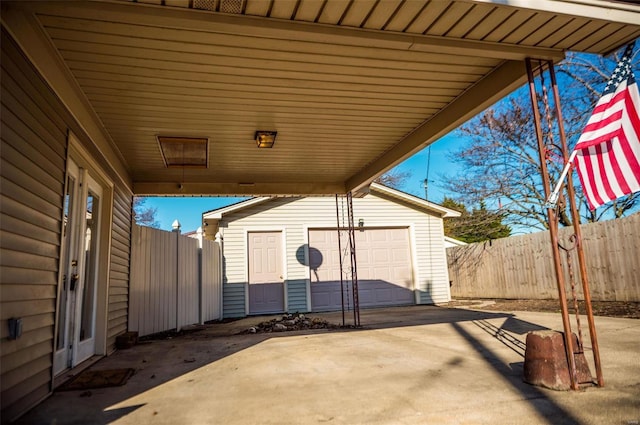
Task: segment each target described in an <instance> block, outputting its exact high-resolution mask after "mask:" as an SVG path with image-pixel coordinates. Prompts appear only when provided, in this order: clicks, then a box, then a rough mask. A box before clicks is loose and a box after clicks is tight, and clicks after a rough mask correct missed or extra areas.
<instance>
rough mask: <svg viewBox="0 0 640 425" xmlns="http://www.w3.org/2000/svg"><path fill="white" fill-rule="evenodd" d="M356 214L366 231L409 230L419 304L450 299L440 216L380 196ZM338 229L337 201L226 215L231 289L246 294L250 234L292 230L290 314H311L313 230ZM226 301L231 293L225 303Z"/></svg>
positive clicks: (282, 202)
mask: <svg viewBox="0 0 640 425" xmlns="http://www.w3.org/2000/svg"><path fill="white" fill-rule="evenodd" d="M345 208H346V204H345ZM353 209H354V218H355V220H356V221H358V220H359V219H360V218H362V219H363V220H364V223H365V227H378V228H381V227H407V228H409V229H410V232H411V235H410V243H411V245H412V247H411V249H412V255H413V256H414V257H415V258H413V265H414V283H415V289H416V290H417V293H418V302H419V303H424V304H431V303H439V302H446V301H449V300H450V295H449V278H448V271H447V263H446V253H445V248H444V234H443V227H442V219H441V218H440V217H438V216H434V215H430V214H427V213H425V212H424V211H422V210H418V209H416V208H414V207H412V206H411V205H410V204H406V205H405V204H402V203H401V202H400V201H397V200H391V199H385V197H384V195H381V194H374V193H371V194H369V195H367V196H365V197H364V198H356V199H354V200H353ZM335 227H336V204H335V199H334V198H333V197H325V198H322V197H308V198H276V199H272V200H269V201H266V202H263V203H260V204H257V205H254V206H250V207H247V208H246V209H242V210H239V211H237V212H232V213H228V214H226V215H225V216H224V217H223V219H222V220H221V222H220V231H221V233H222V234H223V237H224V255H225V288H228V287H236V286H238V287H241V288H243V295H244V284H246V281H247V262H248V259H247V248H246V232H247V231H249V230H255V231H257V230H274V229H283V230H284V229H286V231H285V232H284V234H285V236H286V267H287V269H286V271H285V274H286V279H287V298H288V300H287V301H288V305H287V306H286V308H287V311H290V312H293V311H307V289H306V288H307V285H308V282H309V270H308V267H307V266H306V259H305V258H304V252H305V245H306V244H308V230H309V229H313V228H335ZM416 253H419V254H418V255H416ZM234 292H235V291H234ZM226 298H227V289H225V304H226V302H227V300H226ZM225 311H226V309H225ZM238 313H239V312H238ZM225 314H226V313H225Z"/></svg>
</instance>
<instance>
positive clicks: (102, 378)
mask: <svg viewBox="0 0 640 425" xmlns="http://www.w3.org/2000/svg"><path fill="white" fill-rule="evenodd" d="M134 372H135V370H134V369H131V368H127V369H109V370H85V371H84V372H82V373H80V374H79V375H76V376H74V377H73V378H71V379H70V380H68V381H67V382H65V383H64V384H62V385H61V386H60V387H58V389H57V390H58V391H77V390H88V389H91V388H105V387H118V386H120V385H124V384H126V383H127V381H128V380H129V378H131V376H133V374H134Z"/></svg>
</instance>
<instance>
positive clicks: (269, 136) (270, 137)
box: [255, 130, 278, 148]
mask: <svg viewBox="0 0 640 425" xmlns="http://www.w3.org/2000/svg"><path fill="white" fill-rule="evenodd" d="M277 134H278V132H277V131H262V130H258V131H256V135H255V139H256V143H257V144H258V147H259V148H272V147H273V144H274V143H275V142H276V135H277Z"/></svg>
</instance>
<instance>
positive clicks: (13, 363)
mask: <svg viewBox="0 0 640 425" xmlns="http://www.w3.org/2000/svg"><path fill="white" fill-rule="evenodd" d="M1 46H2V58H1V60H0V64H1V66H2V76H1V85H2V93H1V95H0V100H1V102H2V110H1V120H2V131H1V139H2V141H1V143H2V145H1V147H0V149H1V151H2V156H1V160H2V164H1V168H0V170H1V171H0V173H1V177H2V185H1V188H0V213H1V216H0V250H1V251H0V338H1V339H0V374H1V375H0V382H1V384H0V385H1V394H0V397H1V403H2V405H1V410H2V412H1V413H0V415H1V416H2V419H3V421H4V420H9V419H11V418H13V417H15V416H17V415H19V414H21V413H22V412H24V411H25V410H27V409H28V408H30V407H31V406H33V405H35V404H36V403H37V402H39V401H40V400H41V399H43V398H44V397H46V396H47V395H48V394H49V393H50V390H51V374H52V372H51V367H52V364H51V362H52V351H53V335H54V326H55V323H54V322H55V309H56V297H57V282H58V272H59V255H60V240H61V238H60V231H61V220H62V203H63V193H64V181H65V169H66V163H65V162H66V155H67V132H68V130H71V131H73V132H74V134H76V135H77V136H78V137H79V139H80V141H81V142H82V144H83V145H84V146H85V147H86V148H87V149H88V151H89V152H90V153H91V154H92V155H94V157H95V158H96V159H97V162H98V163H101V164H104V161H103V160H102V159H101V158H100V156H99V155H98V154H97V152H96V150H95V149H93V148H91V146H90V145H89V144H88V143H87V139H86V137H85V136H84V134H83V133H82V130H81V128H80V127H79V126H78V124H77V123H76V122H75V121H74V120H73V118H72V117H71V115H70V114H69V113H68V111H67V110H66V109H65V108H64V107H63V105H62V104H61V103H60V101H59V99H58V98H57V97H56V96H55V95H54V94H53V93H52V92H51V90H50V89H49V87H48V86H47V85H46V83H45V82H44V81H43V80H42V79H41V77H40V76H39V74H37V72H36V71H35V70H34V69H33V67H32V66H31V64H30V63H29V62H28V61H27V59H26V58H25V57H24V55H23V54H22V52H21V51H20V49H19V47H18V46H17V45H16V44H15V43H14V41H13V40H12V39H11V37H10V36H9V35H8V34H7V33H6V32H5V30H4V28H3V29H2V40H1ZM110 178H112V179H113V180H114V182H115V193H114V221H113V227H112V229H113V239H112V247H111V261H112V268H111V270H110V288H109V304H108V316H107V319H108V331H107V333H108V338H107V349H108V351H111V350H112V349H113V344H114V341H115V336H116V335H117V334H118V333H120V332H122V331H124V330H125V329H126V309H127V297H128V289H127V287H128V274H129V271H128V270H129V259H128V258H129V239H130V237H129V234H130V231H131V229H130V222H131V192H130V191H129V189H128V188H125V187H123V186H121V185H120V186H119V184H120V183H119V182H118V181H117V180H116V176H115V175H113V173H110ZM11 317H21V318H22V319H23V334H22V336H21V337H20V338H19V339H16V340H9V339H8V338H7V336H8V326H7V320H8V319H9V318H11Z"/></svg>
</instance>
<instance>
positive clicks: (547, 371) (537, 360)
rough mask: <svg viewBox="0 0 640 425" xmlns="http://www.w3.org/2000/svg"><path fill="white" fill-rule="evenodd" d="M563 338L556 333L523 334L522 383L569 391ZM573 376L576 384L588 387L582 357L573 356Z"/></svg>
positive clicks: (586, 369) (549, 331)
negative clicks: (574, 375) (525, 337)
mask: <svg viewBox="0 0 640 425" xmlns="http://www.w3.org/2000/svg"><path fill="white" fill-rule="evenodd" d="M563 335H564V334H563V333H562V332H558V331H551V330H545V331H533V332H529V333H528V334H527V348H526V350H525V355H524V381H525V382H527V383H529V384H532V385H538V386H541V387H545V388H550V389H553V390H560V391H566V390H569V389H571V380H570V378H569V364H568V362H567V355H566V351H565V344H564V336H563ZM571 336H572V338H573V347H574V352H575V351H576V349H577V347H578V338H577V336H576V334H572V335H571ZM574 357H575V360H576V375H577V379H578V383H591V382H592V377H591V371H590V370H589V365H588V364H587V360H586V358H585V356H584V353H576V354H575V356H574Z"/></svg>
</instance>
